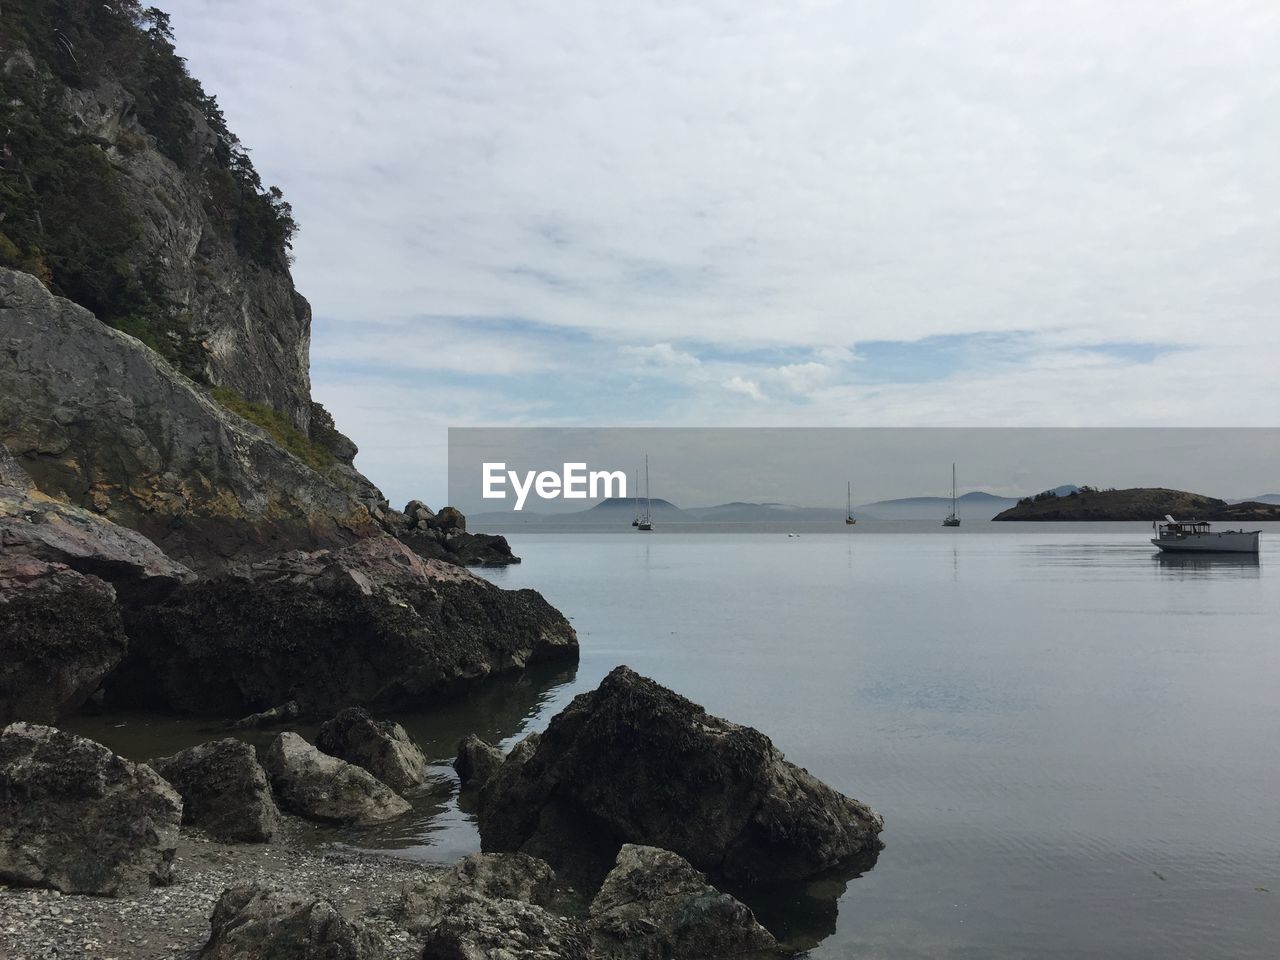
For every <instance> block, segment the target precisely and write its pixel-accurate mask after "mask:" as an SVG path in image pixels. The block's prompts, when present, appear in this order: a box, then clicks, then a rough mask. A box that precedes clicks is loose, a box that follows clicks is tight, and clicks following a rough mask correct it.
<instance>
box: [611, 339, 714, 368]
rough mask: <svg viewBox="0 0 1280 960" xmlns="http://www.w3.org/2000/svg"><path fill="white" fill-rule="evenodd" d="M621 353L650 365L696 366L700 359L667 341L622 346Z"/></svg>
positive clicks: (698, 364)
mask: <svg viewBox="0 0 1280 960" xmlns="http://www.w3.org/2000/svg"><path fill="white" fill-rule="evenodd" d="M621 352H622V355H623V356H625V357H631V358H634V359H636V360H639V361H640V362H641V363H644V364H646V365H648V366H652V367H683V368H689V367H698V366H701V364H702V361H700V360H699V359H698V358H697V357H695V356H694V355H693V354H691V353H685V352H684V351H683V350H677V349H676V348H675V347H673V346H672V345H671V344H669V343H655V344H653V345H652V346H648V347H634V346H624V347H623V348H622V351H621Z"/></svg>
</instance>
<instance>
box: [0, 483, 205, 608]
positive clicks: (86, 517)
mask: <svg viewBox="0 0 1280 960" xmlns="http://www.w3.org/2000/svg"><path fill="white" fill-rule="evenodd" d="M0 555H19V556H25V557H30V558H32V559H35V560H44V561H47V562H49V563H58V564H63V565H65V566H68V567H70V568H71V569H73V570H77V571H79V572H80V573H85V574H90V575H92V576H95V577H98V578H99V579H102V580H105V581H107V582H108V583H110V584H111V585H112V586H114V587H115V589H116V592H117V593H118V594H119V595H120V596H121V598H122V599H125V600H128V601H136V602H148V601H155V600H158V599H161V598H162V597H164V596H165V595H166V594H168V593H169V592H170V591H172V590H173V588H174V587H176V586H178V585H179V584H181V583H189V582H190V581H192V580H194V579H195V575H194V574H193V573H192V572H191V571H190V570H188V569H187V568H186V567H184V566H183V565H182V564H180V563H175V562H174V561H172V560H170V559H169V558H168V557H167V556H165V554H164V552H163V551H162V550H161V549H160V548H159V547H157V546H156V545H155V544H154V543H152V542H151V541H150V540H148V539H147V538H146V537H144V536H142V535H141V534H139V533H136V532H134V531H133V530H130V529H128V528H126V527H122V526H119V525H118V524H114V523H112V522H110V521H109V520H104V519H103V518H102V517H99V516H97V515H95V514H93V513H90V512H89V511H88V510H83V509H81V508H79V507H74V506H71V505H69V504H65V503H59V502H58V501H56V500H53V499H51V498H49V497H47V496H44V495H43V494H41V493H39V492H38V491H35V490H30V489H25V490H24V489H20V488H18V487H0Z"/></svg>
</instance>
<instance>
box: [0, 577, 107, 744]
mask: <svg viewBox="0 0 1280 960" xmlns="http://www.w3.org/2000/svg"><path fill="white" fill-rule="evenodd" d="M127 645H128V641H127V639H126V637H125V632H124V625H123V624H122V623H121V620H120V611H119V608H118V607H117V605H116V594H115V591H114V590H113V589H112V588H111V585H110V584H108V583H104V582H103V581H102V580H99V579H98V578H97V577H94V576H89V575H86V574H82V573H77V572H76V571H75V570H72V569H70V568H69V567H67V566H65V565H64V564H61V563H46V562H44V561H42V560H34V559H31V558H28V557H20V556H9V555H3V556H0V723H7V722H8V721H10V720H30V721H32V722H35V723H51V722H54V721H56V720H57V719H58V718H59V717H62V716H65V715H66V714H68V713H72V712H74V711H75V710H76V709H78V708H79V707H81V706H82V705H83V704H84V703H85V701H86V700H88V699H89V697H90V696H92V695H93V693H94V692H95V691H96V690H97V689H98V687H99V686H100V685H101V684H102V681H103V679H104V678H105V677H106V676H107V674H108V673H110V671H111V670H112V669H114V668H115V666H116V665H117V664H119V663H120V661H121V660H122V659H124V655H125V650H126V649H127Z"/></svg>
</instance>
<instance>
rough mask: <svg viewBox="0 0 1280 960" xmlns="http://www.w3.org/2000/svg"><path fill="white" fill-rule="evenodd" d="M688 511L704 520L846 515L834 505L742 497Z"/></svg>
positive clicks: (834, 517)
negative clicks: (819, 505) (753, 500)
mask: <svg viewBox="0 0 1280 960" xmlns="http://www.w3.org/2000/svg"><path fill="white" fill-rule="evenodd" d="M685 513H687V514H689V515H690V516H691V517H693V518H695V519H697V520H699V521H701V522H703V523H774V522H776V523H785V522H789V521H791V522H794V521H797V520H808V521H823V520H832V521H838V520H843V519H844V511H842V510H835V509H833V508H831V507H797V506H794V505H792V504H789V503H745V502H743V501H737V502H735V503H720V504H716V505H715V506H714V507H690V508H688V509H687V510H685Z"/></svg>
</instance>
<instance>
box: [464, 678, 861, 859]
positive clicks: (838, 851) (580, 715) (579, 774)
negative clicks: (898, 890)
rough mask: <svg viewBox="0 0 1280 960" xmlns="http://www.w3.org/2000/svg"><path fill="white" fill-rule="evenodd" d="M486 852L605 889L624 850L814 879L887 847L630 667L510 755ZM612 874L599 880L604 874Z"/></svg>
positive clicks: (483, 817)
mask: <svg viewBox="0 0 1280 960" xmlns="http://www.w3.org/2000/svg"><path fill="white" fill-rule="evenodd" d="M479 820H480V835H481V841H482V844H483V847H484V849H486V850H523V851H526V852H528V853H532V854H534V855H535V856H540V857H543V858H544V859H546V860H548V861H549V862H550V863H551V864H552V866H554V867H555V868H556V869H557V870H564V871H568V872H569V873H570V875H571V879H579V880H581V879H583V878H590V877H592V876H595V877H599V876H603V874H604V872H606V871H607V864H601V863H600V857H601V856H602V855H603V854H605V852H606V851H607V852H608V853H607V855H608V858H609V860H610V861H612V858H613V857H614V856H615V855H616V854H617V852H618V849H619V847H620V846H621V844H622V843H637V844H645V845H648V846H656V847H662V848H663V849H666V850H671V851H673V852H675V853H678V854H680V855H681V856H683V857H685V858H686V859H687V860H689V862H690V863H692V864H693V865H694V866H695V867H697V868H698V869H700V870H704V871H706V872H707V873H709V874H711V875H712V876H713V877H719V878H728V879H732V880H737V881H745V882H763V881H783V880H795V879H802V878H805V877H809V876H813V875H815V874H817V873H819V872H821V871H823V870H826V869H827V868H830V867H832V866H834V865H837V864H840V863H842V862H846V861H848V860H850V859H852V858H855V857H860V856H862V857H865V856H873V855H874V854H875V853H876V852H877V851H878V850H879V849H880V847H881V843H880V840H879V837H878V834H879V833H880V831H881V829H882V827H883V821H882V819H881V818H880V816H879V815H878V814H877V813H875V811H873V810H871V808H869V807H867V806H866V805H865V804H862V803H859V802H858V801H856V800H852V799H850V798H849V797H846V796H843V795H841V794H839V793H837V792H836V791H835V790H832V789H831V788H830V787H828V786H826V785H825V784H823V783H821V782H820V781H819V780H817V779H816V778H815V777H813V776H811V775H810V774H809V773H808V772H806V771H805V770H802V769H800V768H799V767H796V766H794V765H793V764H790V763H788V762H787V761H786V760H784V759H783V757H782V754H781V753H779V752H778V750H777V748H775V747H774V745H773V744H772V742H770V740H769V738H768V737H766V736H765V735H764V734H762V733H760V732H759V731H757V730H753V729H751V728H750V727H744V726H738V725H737V724H733V723H729V722H727V721H725V720H721V719H719V718H718V717H713V716H710V715H709V714H707V712H706V711H705V710H703V709H702V708H701V707H699V706H698V705H697V704H695V703H692V702H691V701H689V700H687V699H685V698H684V697H681V696H679V695H678V694H676V693H673V692H672V691H670V690H668V689H666V688H665V687H662V686H660V685H659V684H657V683H655V682H654V681H652V680H648V679H646V678H644V677H641V676H639V675H638V674H636V673H635V672H633V671H631V670H629V669H627V668H626V667H619V668H617V669H616V670H614V671H613V672H612V673H610V674H609V675H608V676H607V677H606V678H605V679H604V681H603V682H602V683H601V684H600V686H599V688H597V689H596V690H594V691H592V692H590V693H584V694H581V695H579V696H578V697H575V698H574V700H573V701H572V702H571V703H570V704H569V706H568V707H566V708H565V709H564V710H563V711H562V712H561V713H559V714H557V715H556V716H555V717H554V718H553V719H552V720H551V723H550V724H549V726H548V727H547V729H546V730H545V731H544V732H543V733H542V735H541V736H540V737H539V738H538V739H537V741H536V743H535V744H534V745H532V746H531V747H527V748H525V749H524V750H520V749H517V750H513V751H512V753H511V755H510V756H509V757H508V758H507V760H506V761H505V762H504V764H503V766H502V768H501V769H500V770H499V771H498V772H497V774H496V775H495V776H494V777H493V779H492V780H490V782H489V783H488V785H487V786H486V787H485V788H484V790H483V792H482V794H481V798H480V809H479ZM602 867H603V869H602Z"/></svg>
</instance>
